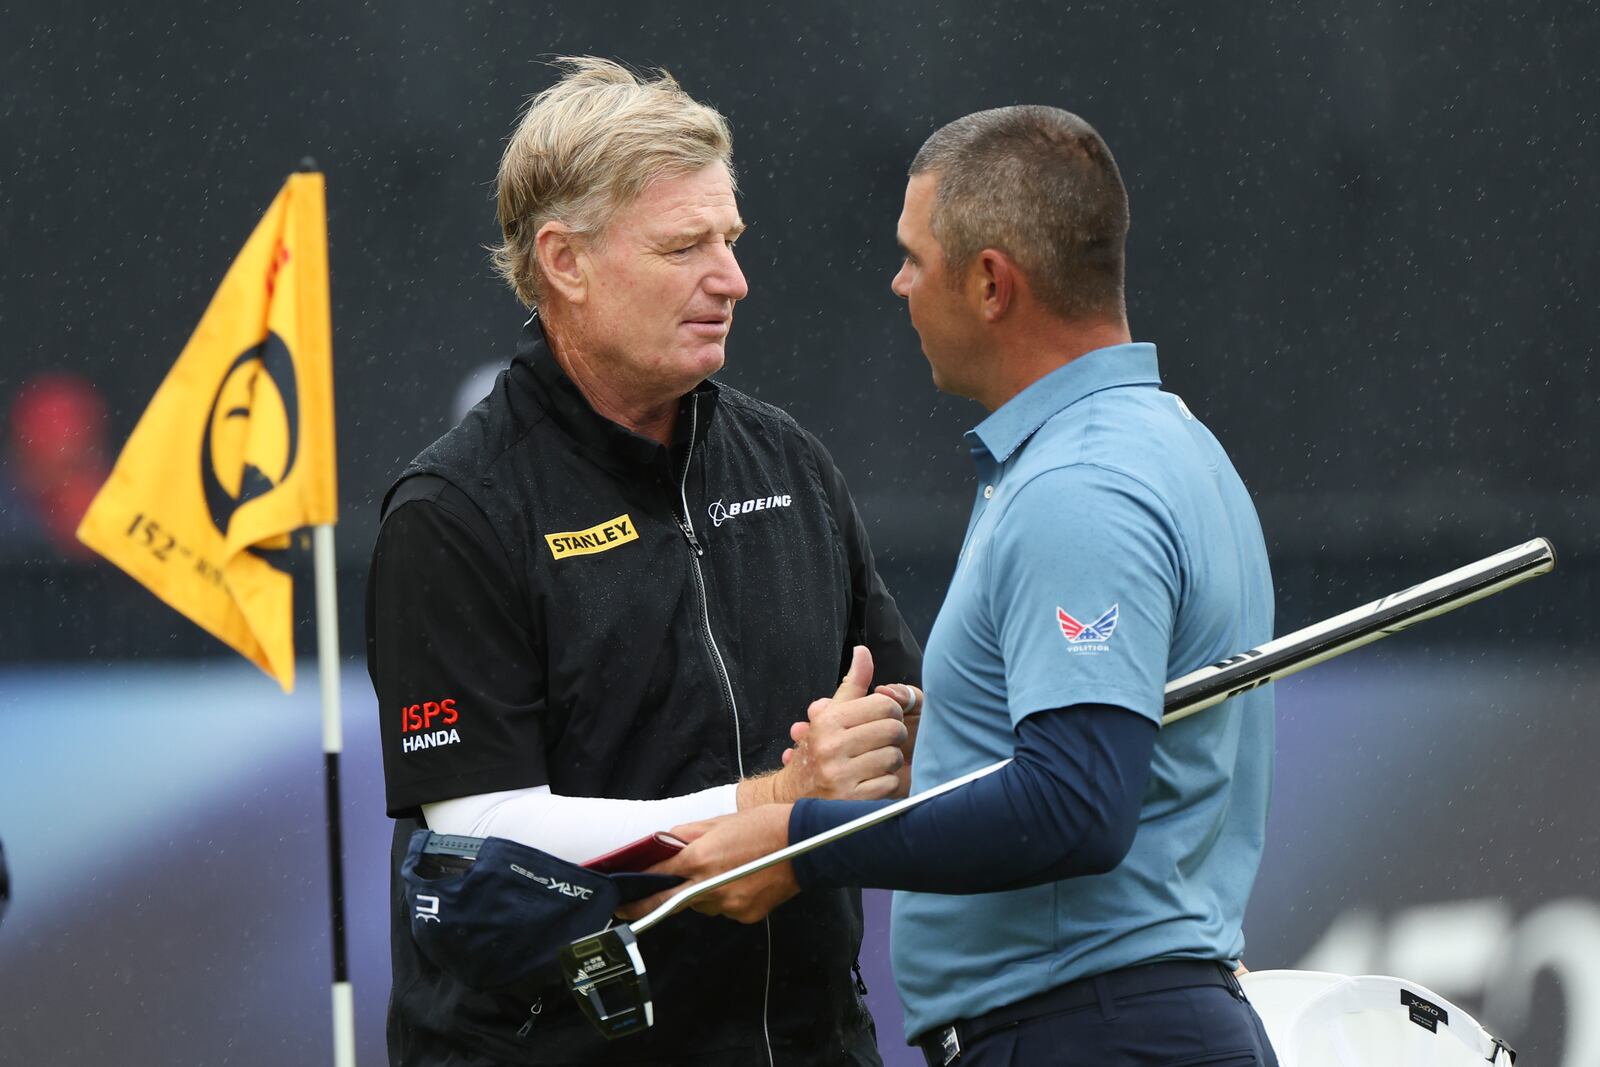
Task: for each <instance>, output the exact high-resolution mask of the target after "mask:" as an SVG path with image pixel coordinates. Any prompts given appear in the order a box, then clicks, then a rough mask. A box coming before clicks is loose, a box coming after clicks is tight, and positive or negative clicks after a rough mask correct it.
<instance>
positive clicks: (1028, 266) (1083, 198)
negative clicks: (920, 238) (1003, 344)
mask: <svg viewBox="0 0 1600 1067" xmlns="http://www.w3.org/2000/svg"><path fill="white" fill-rule="evenodd" d="M924 173H926V174H931V175H934V176H936V177H937V179H938V191H937V193H936V194H935V197H934V204H933V216H932V220H931V228H932V230H933V236H934V238H935V239H936V240H937V241H938V242H939V247H940V248H941V250H942V251H943V252H944V258H945V263H946V265H947V267H948V269H949V271H950V281H951V284H957V283H958V281H959V279H960V278H961V276H962V275H963V274H964V273H965V272H966V269H967V267H968V266H970V265H971V263H972V261H973V259H974V258H975V257H976V256H977V255H978V253H979V252H981V251H983V250H984V249H985V248H994V249H997V250H999V251H1001V252H1004V253H1005V254H1006V255H1008V256H1010V257H1011V259H1013V260H1014V261H1015V262H1016V263H1017V264H1018V266H1020V267H1021V268H1022V270H1023V272H1024V273H1025V274H1026V275H1027V277H1028V281H1029V283H1030V284H1031V285H1032V287H1033V291H1034V293H1035V295H1036V296H1037V297H1038V298H1039V300H1040V301H1041V302H1042V303H1043V304H1044V305H1045V306H1046V307H1047V308H1049V309H1050V310H1051V311H1052V312H1054V313H1055V314H1056V315H1058V316H1060V317H1061V318H1064V319H1069V320H1070V319H1079V318H1086V317H1114V318H1118V319H1121V318H1125V317H1126V308H1125V303H1124V298H1123V274H1124V265H1123V264H1124V258H1123V257H1124V246H1125V244H1126V240H1127V235H1128V191H1127V189H1125V188H1124V187H1123V184H1122V175H1121V174H1120V173H1119V172H1118V170H1117V163H1116V160H1114V159H1112V158H1111V150H1110V149H1109V148H1107V147H1106V143H1105V141H1104V140H1103V139H1101V137H1100V135H1099V134H1098V133H1096V132H1095V129H1094V127H1093V126H1090V125H1089V124H1088V123H1087V122H1085V121H1084V120H1083V119H1081V118H1079V117H1078V116H1077V115H1074V114H1072V113H1071V112H1070V111H1062V110H1061V109H1060V108H1054V107H1042V106H1037V105H1022V106H1016V107H1002V108H996V109H994V110H991V111H979V112H976V113H974V114H971V115H968V116H966V117H965V118H959V119H957V120H955V121H954V122H952V123H950V124H949V125H947V126H944V127H942V128H940V129H939V130H937V131H935V133H934V134H933V136H932V137H929V138H928V140H927V143H925V144H924V145H923V146H922V149H921V150H920V151H919V152H918V153H917V156H916V159H914V160H913V161H912V163H911V174H912V175H913V176H915V175H918V174H924Z"/></svg>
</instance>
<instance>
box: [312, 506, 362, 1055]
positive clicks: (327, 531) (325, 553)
mask: <svg viewBox="0 0 1600 1067" xmlns="http://www.w3.org/2000/svg"><path fill="white" fill-rule="evenodd" d="M311 539H312V541H311V544H312V555H313V559H314V562H315V569H316V582H317V673H318V675H319V676H320V678H321V681H322V770H323V784H324V793H325V795H326V798H327V804H328V814H327V823H328V904H329V915H330V917H331V920H332V932H333V1062H334V1067H355V1063H356V1025H355V996H354V994H353V992H352V991H351V988H350V975H349V967H348V962H347V954H346V952H345V938H344V835H343V832H342V830H341V824H340V819H339V753H340V752H341V751H343V749H344V727H343V713H342V712H341V710H340V707H339V611H338V595H337V593H336V592H335V590H334V585H333V577H334V570H333V527H332V526H331V525H323V526H314V527H312V528H311Z"/></svg>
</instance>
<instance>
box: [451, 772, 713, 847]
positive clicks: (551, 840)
mask: <svg viewBox="0 0 1600 1067" xmlns="http://www.w3.org/2000/svg"><path fill="white" fill-rule="evenodd" d="M738 788H739V787H738V786H737V785H736V784H735V785H717V786H712V787H711V788H710V789H702V790H701V791H700V792H698V793H687V794H685V795H683V796H680V797H668V798H666V799H665V800H610V799H607V798H605V797H563V796H557V795H556V794H554V793H552V792H550V787H549V786H547V785H540V786H534V787H532V788H530V789H512V790H508V791H506V792H504V793H480V794H478V795H477V796H470V797H457V798H455V799H454V800H441V801H439V802H438V803H436V804H424V805H422V816H423V818H425V819H426V820H427V821H428V828H429V829H431V830H434V831H436V832H438V833H441V834H457V835H460V836H463V837H504V838H508V839H510V840H512V841H516V842H519V843H521V844H524V845H531V846H532V847H534V848H537V849H540V850H542V851H545V852H548V853H550V854H551V855H553V856H559V857H560V858H561V859H564V860H568V861H570V862H572V863H582V862H584V861H585V860H590V859H593V858H594V857H596V856H599V855H603V854H604V853H607V852H610V851H611V850H612V849H614V848H620V847H622V846H623V845H626V844H628V843H629V842H630V841H636V840H638V839H639V838H641V837H643V836H645V835H646V834H649V833H654V832H655V831H657V830H670V829H672V828H673V827H674V826H677V825H679V824H680V823H686V822H695V821H697V820H700V819H711V818H715V817H716V816H718V815H728V814H730V813H732V812H733V811H735V810H736V809H737V808H738V806H739V802H738Z"/></svg>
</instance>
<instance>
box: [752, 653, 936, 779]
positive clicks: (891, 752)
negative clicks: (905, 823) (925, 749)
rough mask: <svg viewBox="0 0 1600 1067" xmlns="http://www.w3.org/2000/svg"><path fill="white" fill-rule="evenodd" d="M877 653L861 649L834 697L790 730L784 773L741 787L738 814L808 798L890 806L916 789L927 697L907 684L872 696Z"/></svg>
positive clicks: (817, 703)
mask: <svg viewBox="0 0 1600 1067" xmlns="http://www.w3.org/2000/svg"><path fill="white" fill-rule="evenodd" d="M871 685H872V653H871V652H869V651H868V650H867V648H866V646H864V645H857V646H856V647H855V649H854V651H853V652H852V654H851V658H850V669H849V671H847V672H846V673H845V676H844V680H843V681H841V682H840V683H839V688H838V690H837V691H836V692H835V693H834V694H833V696H832V697H824V698H822V699H820V700H814V701H812V703H811V706H810V707H809V708H807V709H806V721H804V722H797V723H795V724H794V725H793V726H791V727H790V728H789V739H790V740H791V741H793V742H794V747H792V748H789V749H786V750H785V751H784V753H783V768H782V769H781V770H779V771H776V772H773V773H771V774H767V775H763V776H760V777H757V778H750V779H746V780H745V781H743V782H740V783H739V809H740V810H741V811H742V810H744V809H746V808H752V807H756V806H757V805H760V804H788V803H792V802H794V801H796V800H799V799H800V798H801V797H820V798H822V799H825V800H883V799H886V798H889V797H903V796H905V795H906V794H907V793H908V792H909V791H910V788H911V750H912V747H913V746H914V745H915V744H916V738H917V722H918V720H919V719H920V717H921V709H922V692H921V690H919V689H917V687H916V686H913V685H908V684H905V683H900V684H895V685H880V686H878V687H877V688H876V689H875V690H873V691H872V692H868V688H869V687H870V686H871Z"/></svg>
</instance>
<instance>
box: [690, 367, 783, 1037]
mask: <svg viewBox="0 0 1600 1067" xmlns="http://www.w3.org/2000/svg"><path fill="white" fill-rule="evenodd" d="M699 427H700V398H699V397H697V396H691V397H690V398H689V447H688V448H686V449H684V452H683V470H682V472H681V473H680V474H679V476H678V499H679V500H680V501H682V503H683V516H682V518H681V520H680V526H681V528H682V530H683V537H684V540H686V541H688V542H689V548H690V550H691V551H692V552H693V553H694V554H693V555H692V556H690V557H689V564H690V566H692V567H693V568H694V588H695V592H696V593H698V594H699V596H700V618H701V620H702V621H703V622H704V623H705V629H704V631H703V632H704V633H705V638H706V647H707V648H709V649H711V658H712V660H714V661H715V662H716V665H717V677H718V679H719V680H721V682H722V695H723V696H725V697H727V698H728V710H729V711H730V712H731V713H732V715H733V759H734V763H735V765H736V766H737V768H738V771H739V777H740V778H743V777H744V738H743V735H742V733H741V731H740V730H739V703H738V701H737V700H735V699H734V696H733V681H732V680H731V679H730V678H729V677H728V665H727V664H726V663H724V662H723V660H722V652H721V650H720V649H718V648H717V639H716V637H715V636H713V635H712V633H711V598H710V597H708V596H707V595H706V576H705V572H704V571H702V570H701V569H700V558H701V557H702V556H704V555H705V554H706V552H705V549H704V548H702V547H701V545H700V539H699V538H698V537H696V536H695V535H694V520H693V519H692V518H690V512H689V464H690V462H692V461H693V459H694V440H695V435H696V433H697V432H698V430H699ZM761 923H762V925H763V926H764V927H765V928H766V933H767V974H766V982H765V985H764V986H763V988H762V990H761V1039H762V1041H763V1042H764V1043H765V1044H766V1047H767V1049H766V1051H767V1067H773V1064H774V1062H775V1061H774V1059H773V1056H772V1034H771V1031H770V1030H768V1028H767V1011H768V1007H769V1005H770V1003H771V1000H772V919H771V918H770V917H768V918H766V919H763V920H761Z"/></svg>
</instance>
